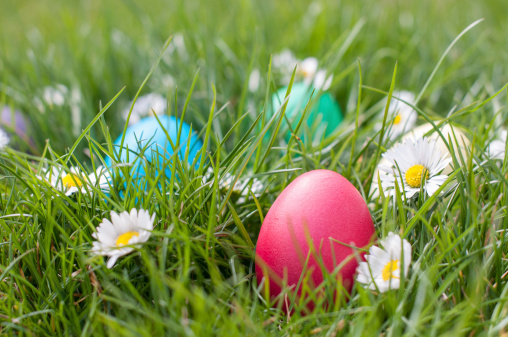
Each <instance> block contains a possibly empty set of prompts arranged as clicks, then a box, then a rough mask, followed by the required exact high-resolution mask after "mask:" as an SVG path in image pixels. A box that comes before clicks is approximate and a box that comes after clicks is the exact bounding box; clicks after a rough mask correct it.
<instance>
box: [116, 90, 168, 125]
mask: <svg viewBox="0 0 508 337" xmlns="http://www.w3.org/2000/svg"><path fill="white" fill-rule="evenodd" d="M132 104H134V107H133V108H132V113H131V117H130V119H129V125H132V124H136V123H137V122H139V121H140V120H141V119H142V118H143V117H147V116H153V115H154V112H155V113H156V114H157V115H164V114H165V113H166V109H167V104H168V102H167V100H166V98H164V96H162V95H160V94H157V93H150V94H147V95H143V96H140V97H138V99H137V100H136V102H134V101H132V102H130V103H129V105H128V107H126V108H125V110H123V112H122V116H123V118H124V119H127V117H129V112H130V109H131V107H132Z"/></svg>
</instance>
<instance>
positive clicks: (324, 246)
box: [256, 170, 375, 309]
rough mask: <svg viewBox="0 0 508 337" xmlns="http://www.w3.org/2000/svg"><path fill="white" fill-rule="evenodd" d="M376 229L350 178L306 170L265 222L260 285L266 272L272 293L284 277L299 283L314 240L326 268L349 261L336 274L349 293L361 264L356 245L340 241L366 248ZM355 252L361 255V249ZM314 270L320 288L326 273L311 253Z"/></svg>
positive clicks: (261, 235)
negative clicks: (355, 248)
mask: <svg viewBox="0 0 508 337" xmlns="http://www.w3.org/2000/svg"><path fill="white" fill-rule="evenodd" d="M374 233H375V230H374V224H373V222H372V218H371V215H370V213H369V209H368V208H367V204H366V203H365V201H364V200H363V198H362V196H361V195H360V193H359V192H358V190H357V189H356V188H355V187H354V186H353V185H352V184H351V183H350V182H349V181H348V180H347V179H346V178H344V177H343V176H341V175H340V174H338V173H337V172H333V171H329V170H315V171H310V172H307V173H305V174H302V175H301V176H299V177H298V178H296V179H295V180H294V181H293V182H292V183H291V184H289V186H287V187H286V188H285V189H284V191H282V193H281V194H280V195H279V197H278V198H277V199H276V200H275V202H274V204H273V205H272V207H271V208H270V211H269V212H268V214H267V215H266V217H265V220H264V221H263V224H262V226H261V231H260V233H259V238H258V241H257V245H256V275H257V280H258V282H259V283H261V280H262V279H263V277H265V276H266V275H268V278H269V282H270V295H271V296H272V297H274V296H277V295H278V294H279V293H280V291H281V285H282V283H281V280H283V279H285V280H286V282H287V285H288V286H292V285H295V286H296V285H297V284H298V281H299V279H300V277H301V274H302V272H303V271H304V267H305V260H306V258H307V256H308V254H309V242H312V245H313V247H314V251H315V252H316V254H318V256H319V258H320V259H321V260H322V262H323V264H324V266H325V267H326V269H327V270H328V272H332V271H333V270H334V269H335V268H336V267H337V266H338V265H339V264H340V263H341V262H342V261H344V260H345V259H348V258H349V259H351V260H350V261H349V262H347V263H346V264H345V265H344V266H343V267H342V268H341V270H340V271H339V273H338V275H337V277H338V278H339V279H341V280H342V284H343V286H344V287H345V288H346V289H347V290H348V291H351V289H352V286H353V282H354V276H355V271H356V267H357V266H358V262H357V259H356V258H355V257H354V253H353V249H352V248H350V247H348V246H345V245H343V244H341V243H345V244H347V245H350V246H353V247H359V248H363V247H365V246H367V245H368V244H369V243H370V242H371V240H373V236H374ZM330 238H332V239H335V240H336V241H332V240H330ZM337 241H340V242H341V243H339V242H337ZM356 254H357V255H359V256H360V257H361V258H362V259H363V255H364V254H361V252H360V251H357V253H356ZM351 257H352V258H351ZM311 270H312V275H311V281H312V283H313V285H314V286H318V285H319V284H320V283H321V282H322V281H323V273H322V268H321V267H320V265H319V263H318V261H317V260H316V258H315V256H313V255H312V254H311V255H310V258H309V262H308V264H307V267H306V268H305V271H307V272H310V271H311ZM298 294H300V290H298ZM286 309H287V308H286Z"/></svg>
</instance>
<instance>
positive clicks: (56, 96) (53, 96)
mask: <svg viewBox="0 0 508 337" xmlns="http://www.w3.org/2000/svg"><path fill="white" fill-rule="evenodd" d="M68 92H69V89H68V88H67V87H66V86H65V85H63V84H57V85H55V86H54V87H51V86H48V87H45V88H44V89H43V93H42V98H43V99H44V102H45V103H46V104H47V105H49V106H51V107H53V106H62V105H64V103H65V97H66V96H67V93H68Z"/></svg>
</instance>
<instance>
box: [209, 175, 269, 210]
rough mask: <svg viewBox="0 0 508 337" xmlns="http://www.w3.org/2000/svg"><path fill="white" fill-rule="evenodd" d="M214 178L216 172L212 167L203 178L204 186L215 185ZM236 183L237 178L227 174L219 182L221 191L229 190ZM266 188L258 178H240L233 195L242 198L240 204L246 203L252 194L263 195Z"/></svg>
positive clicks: (239, 199) (239, 200)
mask: <svg viewBox="0 0 508 337" xmlns="http://www.w3.org/2000/svg"><path fill="white" fill-rule="evenodd" d="M213 177H214V171H213V169H212V168H211V167H209V168H208V170H207V171H206V174H205V176H204V177H203V184H206V183H210V186H212V185H213ZM234 181H235V176H233V175H232V174H231V173H229V172H228V173H226V174H225V175H224V176H223V177H222V178H221V179H220V181H219V189H220V190H228V189H230V186H231V185H232V184H233V182H234ZM264 189H265V186H264V185H263V183H262V182H261V180H259V179H257V178H240V179H239V180H238V181H237V182H236V184H235V187H234V188H233V193H236V194H237V195H239V196H240V197H239V198H238V202H239V203H244V202H245V201H246V200H247V198H248V197H249V194H250V192H251V191H252V193H253V194H254V196H256V198H257V197H259V196H261V193H262V192H263V191H264Z"/></svg>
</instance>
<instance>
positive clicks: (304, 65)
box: [299, 57, 319, 84]
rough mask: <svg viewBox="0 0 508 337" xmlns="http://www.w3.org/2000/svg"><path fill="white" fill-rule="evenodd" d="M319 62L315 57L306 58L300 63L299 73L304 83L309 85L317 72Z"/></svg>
mask: <svg viewBox="0 0 508 337" xmlns="http://www.w3.org/2000/svg"><path fill="white" fill-rule="evenodd" d="M318 65H319V61H318V59H317V58H315V57H307V58H306V59H304V60H303V61H302V62H301V63H300V67H299V68H300V69H299V73H300V74H302V76H303V78H304V82H306V83H307V84H310V83H311V82H312V79H313V78H314V76H316V73H317V71H318Z"/></svg>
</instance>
